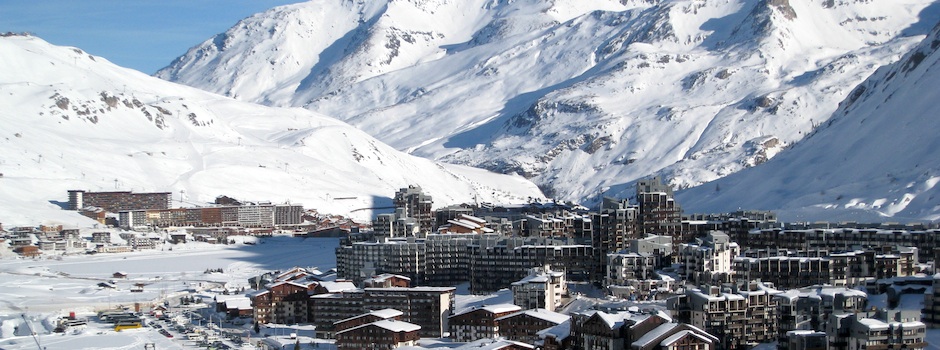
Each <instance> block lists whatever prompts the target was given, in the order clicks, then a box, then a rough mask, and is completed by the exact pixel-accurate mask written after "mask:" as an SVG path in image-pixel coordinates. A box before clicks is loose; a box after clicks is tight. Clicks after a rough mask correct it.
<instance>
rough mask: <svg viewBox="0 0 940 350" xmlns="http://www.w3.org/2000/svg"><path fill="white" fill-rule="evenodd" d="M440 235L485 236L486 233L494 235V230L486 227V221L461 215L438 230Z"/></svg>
mask: <svg viewBox="0 0 940 350" xmlns="http://www.w3.org/2000/svg"><path fill="white" fill-rule="evenodd" d="M438 232H439V233H456V234H467V233H473V234H484V233H493V232H494V231H493V229H491V228H489V227H486V220H484V219H481V218H478V217H475V216H470V215H466V214H459V215H457V218H455V219H450V220H447V223H446V224H444V225H441V227H440V228H438Z"/></svg>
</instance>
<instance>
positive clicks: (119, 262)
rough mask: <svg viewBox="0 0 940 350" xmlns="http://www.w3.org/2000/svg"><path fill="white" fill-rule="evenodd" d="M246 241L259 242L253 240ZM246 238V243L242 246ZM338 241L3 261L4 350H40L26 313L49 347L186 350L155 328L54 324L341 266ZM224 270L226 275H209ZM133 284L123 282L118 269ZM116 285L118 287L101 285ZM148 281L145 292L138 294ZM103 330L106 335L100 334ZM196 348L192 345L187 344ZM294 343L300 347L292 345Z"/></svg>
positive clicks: (275, 241)
mask: <svg viewBox="0 0 940 350" xmlns="http://www.w3.org/2000/svg"><path fill="white" fill-rule="evenodd" d="M245 238H246V239H249V240H251V239H253V238H251V237H245ZM242 240H243V239H240V240H239V241H242ZM338 243H339V239H337V238H306V239H305V238H293V237H281V236H275V237H270V238H264V239H261V240H260V241H259V242H258V243H257V244H254V245H249V244H244V243H237V244H234V245H211V244H206V243H201V242H190V243H186V244H177V245H173V244H166V245H163V246H162V247H158V248H157V249H156V250H153V251H142V252H132V253H117V254H96V255H77V256H64V257H61V259H59V258H54V259H35V260H34V259H22V258H3V259H0V349H35V348H36V343H35V341H34V340H33V339H32V337H30V336H29V332H28V331H27V330H26V329H27V328H26V327H23V326H24V324H23V323H24V322H23V315H24V314H25V315H26V318H28V319H30V327H32V328H33V329H34V330H35V331H36V332H37V333H38V335H39V338H40V342H41V344H42V346H43V347H44V348H47V349H49V350H52V349H81V348H98V349H101V348H108V349H140V348H142V347H143V344H144V343H147V342H151V343H155V345H156V346H157V348H158V349H167V348H170V349H172V348H181V347H182V346H183V342H181V341H180V340H179V339H176V338H179V337H176V338H173V339H172V340H170V339H167V338H166V337H164V336H163V335H161V334H160V333H158V332H156V331H155V330H153V329H150V328H146V327H145V328H142V329H139V330H125V331H122V332H119V333H118V332H114V331H113V330H111V329H110V328H109V327H106V326H105V325H103V324H97V322H91V323H90V325H89V326H88V328H87V329H86V330H85V331H83V332H81V333H79V334H66V335H61V334H53V333H51V330H52V329H53V328H54V327H53V321H54V320H55V319H56V318H58V317H60V316H65V315H68V313H69V312H76V313H77V314H78V315H79V316H80V317H81V316H85V317H88V316H90V315H94V314H95V311H98V310H103V309H107V308H109V307H117V306H119V305H123V306H127V307H131V308H133V306H134V304H135V303H140V304H141V310H149V309H150V307H151V306H152V304H153V303H154V302H155V301H159V300H162V299H163V298H168V299H173V298H174V297H175V295H180V294H182V293H184V292H186V291H196V292H198V293H197V295H211V294H212V293H214V292H213V290H215V291H218V290H219V288H220V287H221V286H222V285H223V284H224V285H225V286H226V287H228V288H230V289H240V288H241V287H245V288H246V289H247V288H248V278H249V277H252V276H256V275H258V274H261V273H264V272H267V271H273V270H284V269H288V268H290V267H293V266H305V267H317V268H319V269H320V270H323V271H325V270H328V269H331V268H334V267H335V266H336V259H335V254H334V250H335V248H336V246H337V245H338ZM218 268H221V269H222V271H223V273H211V274H206V273H204V272H205V271H206V270H207V269H218ZM118 271H120V272H125V273H126V274H127V278H126V279H115V278H113V277H112V274H113V273H114V272H118ZM109 280H114V281H115V282H116V285H117V288H116V289H109V288H102V287H98V283H102V282H107V281H109ZM135 283H144V284H146V286H144V291H143V292H131V291H130V289H131V287H132V286H133V285H134V284H135ZM99 333H101V334H99ZM187 344H188V343H187ZM291 345H293V342H291Z"/></svg>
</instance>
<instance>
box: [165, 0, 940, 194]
mask: <svg viewBox="0 0 940 350" xmlns="http://www.w3.org/2000/svg"><path fill="white" fill-rule="evenodd" d="M377 3H381V4H380V5H377ZM291 6H292V7H281V8H275V9H272V10H271V11H269V12H267V13H265V14H259V15H257V16H256V17H253V18H256V19H255V20H254V21H258V19H265V18H272V17H276V16H278V15H279V14H280V13H295V14H299V13H301V12H303V11H313V12H316V11H325V12H330V11H339V13H344V15H343V16H352V15H356V16H358V15H359V14H360V13H368V14H378V13H381V14H380V15H376V16H378V18H377V19H375V20H374V21H368V20H363V19H362V18H361V17H360V19H357V20H356V21H354V22H346V23H345V25H347V26H353V25H355V28H349V29H348V30H345V29H344V31H341V33H340V34H349V33H352V34H349V35H351V36H350V38H351V37H356V38H358V39H361V40H358V41H356V40H349V41H342V40H338V39H337V38H346V37H345V36H340V35H339V34H330V35H326V36H321V37H318V38H319V39H320V40H318V41H317V45H320V44H322V43H331V44H332V45H334V46H333V47H331V49H330V50H320V51H318V50H319V49H315V48H313V49H310V50H307V51H303V52H305V53H307V54H310V53H311V52H317V53H320V54H322V55H324V56H325V57H326V56H328V57H329V58H330V59H331V60H328V61H325V60H321V59H317V60H316V62H315V63H314V62H313V61H307V62H306V63H304V62H301V64H300V65H301V66H310V67H313V66H314V65H319V66H318V68H317V70H316V74H311V75H304V74H303V73H306V72H310V71H311V70H306V71H304V70H300V71H297V72H300V73H297V75H296V76H294V77H293V78H292V79H276V78H270V77H269V76H268V75H265V74H259V73H257V71H258V70H260V68H259V67H257V66H254V65H250V64H248V65H242V66H231V67H223V66H216V65H213V64H209V63H206V64H202V63H200V62H202V61H198V60H195V59H194V58H195V56H194V55H193V54H192V52H194V51H199V50H202V49H203V48H207V47H209V46H208V45H210V44H211V43H208V42H207V43H203V44H201V45H197V46H196V47H194V48H193V49H192V50H190V53H188V54H187V55H184V56H182V57H181V58H180V59H179V60H178V62H177V63H174V64H173V65H171V66H169V67H167V68H165V69H164V70H161V71H160V72H159V73H158V74H157V76H159V77H162V78H171V79H173V78H175V79H173V80H177V81H179V82H181V83H185V84H188V85H192V86H197V87H200V88H204V89H208V90H211V91H217V92H221V93H223V94H227V95H230V96H235V97H237V98H239V99H246V100H250V101H255V102H259V103H263V104H268V105H277V106H295V107H303V108H307V109H311V110H315V111H319V112H321V113H324V114H326V115H330V116H334V117H337V118H338V119H340V120H344V121H347V122H349V123H350V124H352V125H354V126H357V127H359V128H360V129H362V130H364V131H366V132H367V133H369V134H370V135H373V136H376V137H378V138H379V139H381V140H383V141H384V142H386V143H388V144H390V145H392V146H393V147H395V148H397V149H399V150H403V151H406V152H408V153H411V154H415V155H418V156H422V157H426V158H430V159H435V160H441V161H444V162H448V163H455V164H465V165H471V166H479V167H483V168H486V169H490V170H493V171H497V172H503V173H516V174H521V175H524V176H526V177H528V178H530V179H531V180H532V181H534V182H535V183H537V184H538V185H539V186H541V187H542V188H543V190H545V191H546V193H547V194H548V195H550V196H552V197H556V198H559V199H562V200H573V201H582V202H587V203H588V204H590V203H591V202H593V201H597V200H598V199H599V198H600V197H602V196H605V195H606V196H619V197H629V196H630V195H631V193H632V183H633V181H635V180H636V179H639V178H642V177H646V176H649V175H653V174H655V175H661V176H663V177H664V178H669V179H672V180H671V184H672V185H674V186H675V187H677V188H683V189H684V188H689V187H693V186H697V185H700V184H702V183H705V182H707V181H711V180H714V179H717V178H720V177H723V176H727V175H729V174H732V173H734V172H737V171H740V170H742V169H745V168H748V167H752V166H755V165H757V164H760V163H762V162H765V161H767V160H768V159H771V158H773V157H774V156H775V155H776V154H778V153H779V152H780V151H781V150H783V149H785V148H787V147H789V146H791V145H793V144H794V143H796V142H798V141H799V140H801V139H802V138H803V137H804V135H806V134H807V133H809V132H812V130H813V129H814V128H815V127H816V126H818V125H821V124H822V123H824V122H826V120H827V119H828V118H829V116H830V115H831V113H832V112H833V111H835V110H836V108H837V107H838V103H839V102H840V101H842V100H843V99H844V98H845V97H846V96H847V95H848V93H849V92H850V91H851V90H852V88H853V87H854V86H855V85H857V84H859V83H861V82H862V81H863V80H864V79H865V78H866V77H868V76H869V75H870V74H871V73H872V72H874V70H875V69H876V68H877V67H879V66H882V65H884V64H888V63H891V62H893V61H894V60H897V59H898V58H899V57H900V56H901V54H900V53H901V52H904V51H906V50H908V49H909V48H910V47H912V46H913V45H915V44H916V43H917V42H918V41H919V39H920V37H919V36H921V35H923V34H925V33H926V29H929V28H923V26H922V25H919V24H920V23H923V22H931V21H933V22H936V21H937V20H938V19H940V11H938V9H937V5H936V3H934V2H932V1H927V0H904V1H900V2H895V3H892V5H891V6H884V5H883V4H877V3H859V2H851V1H828V2H815V1H804V0H792V1H786V0H735V1H727V2H702V1H624V2H615V1H600V0H595V1H584V2H577V1H565V0H557V1H551V2H538V1H514V2H493V1H469V2H467V1H464V2H457V1H446V0H435V1H413V2H402V1H380V2H375V3H369V4H368V6H371V7H368V6H366V4H364V3H352V2H344V3H342V5H337V3H334V2H330V1H325V2H316V3H302V4H296V5H291ZM342 6H348V7H342ZM376 8H380V9H381V11H378V10H375V9H376ZM430 8H433V11H431V10H428V9H430ZM342 11H347V12H342ZM370 11H371V12H370ZM347 13H351V14H352V15H349V14H347ZM402 14H408V15H411V16H412V17H409V18H422V19H423V20H422V21H405V20H404V18H405V17H402V16H403V15H402ZM436 16H440V17H446V18H449V19H451V21H450V22H449V23H445V24H441V23H440V22H441V21H440V20H432V19H438V18H439V17H436ZM340 17H342V16H337V18H340ZM369 18H374V17H369ZM246 21H249V22H251V21H252V20H246ZM416 23H428V24H427V25H418V24H416ZM301 28H302V27H301ZM344 28H347V27H344ZM325 29H326V26H314V27H312V29H311V28H307V29H306V30H308V31H309V30H313V31H316V30H325ZM298 30H301V29H298ZM416 33H431V34H430V35H424V36H422V35H419V34H416ZM229 34H230V35H229ZM405 34H407V36H408V37H410V38H411V39H406V35H405ZM438 34H439V35H438ZM227 35H228V36H229V37H231V38H233V39H232V40H235V41H236V42H238V43H239V45H243V46H245V47H250V46H252V45H261V44H263V45H274V44H273V43H270V42H268V41H266V40H267V39H263V38H261V37H260V36H252V35H248V34H247V33H241V32H239V31H238V26H236V27H233V29H232V30H230V31H229V32H227ZM275 46H277V45H275ZM265 47H266V46H265ZM278 47H279V48H280V47H281V46H278ZM289 47H292V46H288V48H289ZM391 47H393V48H395V49H394V50H392V49H391ZM259 48H262V47H260V46H259ZM288 48H285V50H288ZM288 51H290V50H288ZM393 51H394V55H390V54H389V53H391V52H393ZM277 52H278V54H281V53H280V52H281V51H277ZM265 53H266V52H265V51H264V50H261V49H258V50H255V51H253V52H251V51H250V50H248V51H244V50H243V51H233V52H228V53H226V54H218V55H217V56H214V57H216V58H218V59H225V60H231V61H233V62H234V61H245V60H244V59H240V58H247V57H253V56H264V54H265ZM268 57H273V56H268ZM272 62H275V63H279V62H281V61H280V60H279V59H273V61H272ZM396 62H397V63H396ZM301 75H303V77H302V78H301V77H300V76H301ZM224 76H240V77H246V79H247V77H253V78H254V79H255V81H258V84H257V85H255V86H252V87H251V89H245V90H239V89H238V86H236V85H232V84H228V85H227V84H217V83H214V82H213V81H212V79H214V78H213V77H224ZM269 80H270V81H269ZM304 82H305V83H304ZM312 86H316V88H310V87H312ZM259 91H262V92H260V93H259ZM675 96H681V97H682V98H681V99H676V98H675Z"/></svg>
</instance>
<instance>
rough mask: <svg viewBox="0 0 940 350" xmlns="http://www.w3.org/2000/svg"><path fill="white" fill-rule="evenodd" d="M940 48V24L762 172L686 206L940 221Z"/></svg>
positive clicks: (710, 186) (726, 183) (719, 184)
mask: <svg viewBox="0 0 940 350" xmlns="http://www.w3.org/2000/svg"><path fill="white" fill-rule="evenodd" d="M938 49H940V24H938V25H937V26H936V27H934V29H933V30H932V31H931V33H930V35H929V36H927V37H926V38H925V39H924V40H923V41H921V43H920V44H919V45H918V46H916V47H915V48H914V49H913V50H911V51H910V52H908V53H907V54H906V55H905V56H904V57H902V59H900V60H899V61H897V62H895V63H893V64H891V65H887V66H884V67H881V68H880V69H878V70H877V71H876V72H875V73H874V74H872V75H871V76H870V77H869V78H868V79H867V80H866V81H865V82H863V83H862V84H859V85H858V86H857V87H856V88H855V89H854V90H852V92H851V93H850V94H849V96H848V98H846V99H845V101H843V102H842V103H841V104H840V106H839V109H838V110H837V111H836V112H835V113H833V116H832V118H830V119H829V120H828V121H826V123H824V124H823V125H821V126H820V127H819V128H817V129H816V130H815V131H814V132H813V133H812V134H811V135H808V136H807V137H806V139H804V140H803V141H801V142H800V143H797V144H796V145H794V146H793V147H792V148H791V149H788V150H787V151H785V152H782V153H781V154H780V155H779V156H778V157H777V158H774V159H771V160H770V161H768V162H767V163H765V164H763V165H761V166H758V167H754V168H751V169H746V170H744V171H741V172H739V173H736V174H733V175H731V176H728V177H726V178H723V179H719V180H716V181H714V182H712V183H707V184H705V185H702V186H700V187H697V188H693V189H689V190H687V191H683V192H680V193H679V194H678V195H677V196H678V198H679V200H680V201H681V202H682V203H683V205H684V206H685V207H687V208H690V209H693V210H702V209H704V208H715V209H719V210H720V209H732V208H733V207H735V206H743V207H746V208H754V209H770V208H773V209H775V210H778V211H780V212H781V213H783V215H782V216H784V217H788V218H791V219H799V220H804V221H815V220H823V219H826V220H855V221H857V220H873V221H884V220H894V221H925V220H926V221H936V220H938V219H940V194H938V188H937V187H936V184H937V183H938V182H940V162H938V160H937V159H940V154H938V152H940V151H938V150H940V142H937V141H936V140H935V138H934V137H932V136H931V130H935V129H936V128H937V127H938V125H937V124H938V121H937V119H936V118H935V115H934V113H933V111H934V110H935V107H934V106H935V101H936V100H937V97H938V96H937V95H938V93H937V91H940V90H938V88H940V86H938V84H937V83H936V82H937V81H938V79H940V76H938V73H937V72H938V71H940V70H938V66H940V50H938ZM783 189H786V191H783ZM730 203H734V204H730Z"/></svg>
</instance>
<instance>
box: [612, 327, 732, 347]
mask: <svg viewBox="0 0 940 350" xmlns="http://www.w3.org/2000/svg"><path fill="white" fill-rule="evenodd" d="M717 346H718V338H716V337H715V336H713V335H711V334H708V333H706V332H705V331H704V330H702V329H701V328H698V327H695V326H692V325H689V324H685V323H664V324H661V325H659V326H658V327H656V328H653V329H652V330H650V331H649V332H647V333H646V334H644V335H643V336H642V337H640V338H639V339H637V340H636V341H634V342H633V344H631V345H630V349H631V350H672V349H701V350H714V349H716V348H717Z"/></svg>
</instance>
